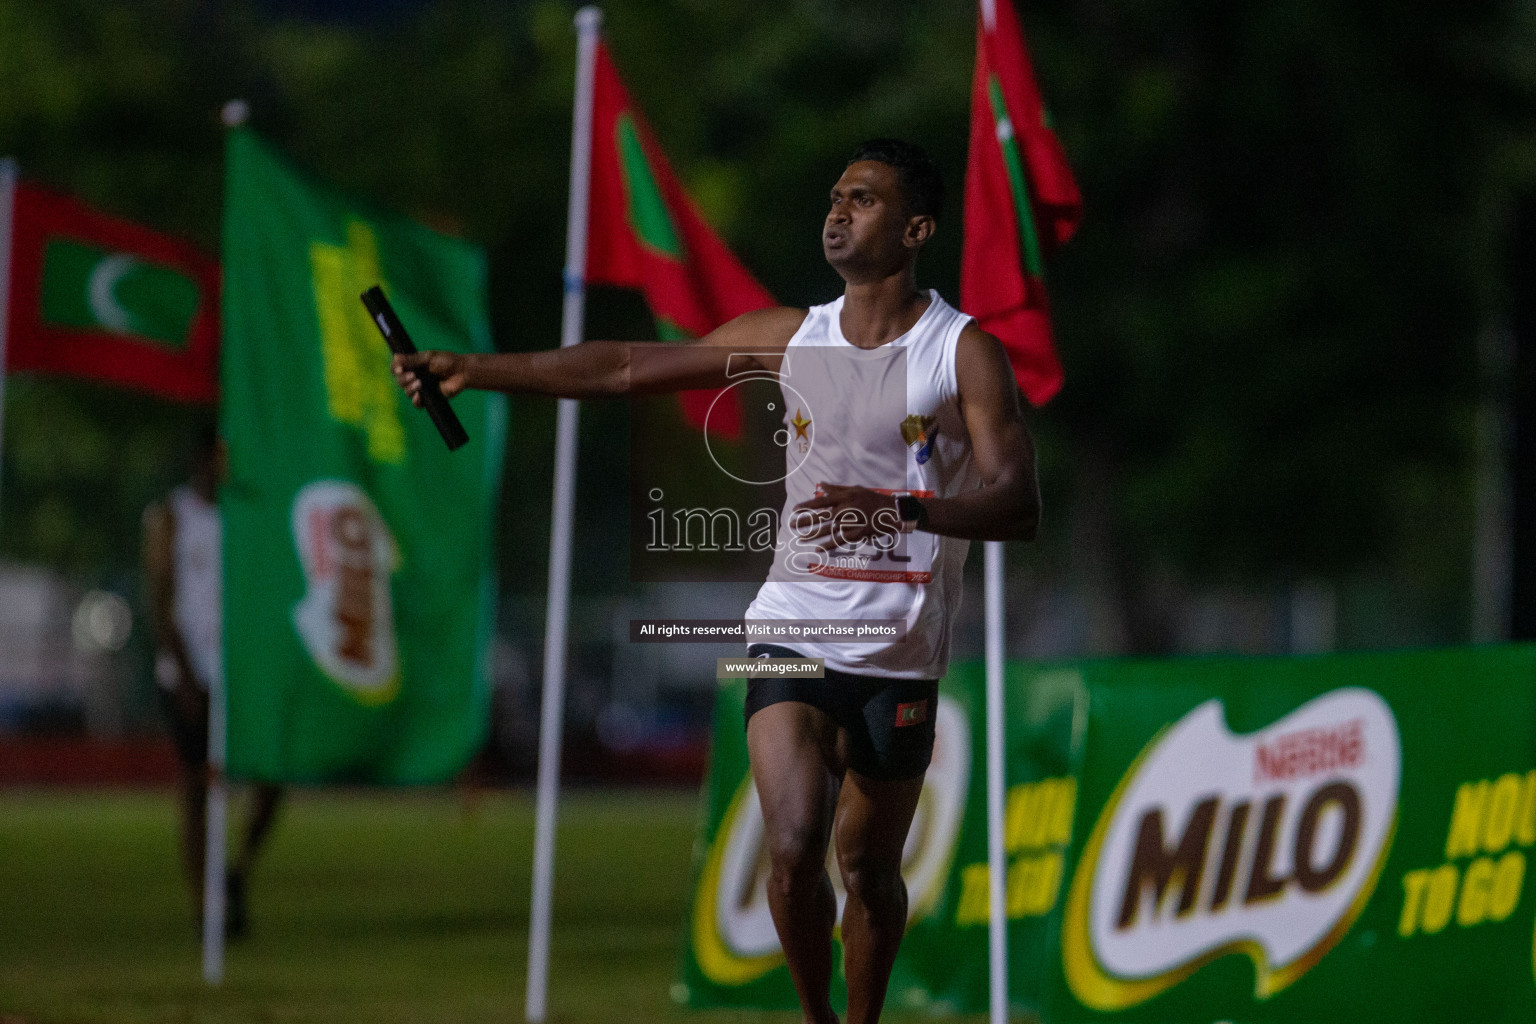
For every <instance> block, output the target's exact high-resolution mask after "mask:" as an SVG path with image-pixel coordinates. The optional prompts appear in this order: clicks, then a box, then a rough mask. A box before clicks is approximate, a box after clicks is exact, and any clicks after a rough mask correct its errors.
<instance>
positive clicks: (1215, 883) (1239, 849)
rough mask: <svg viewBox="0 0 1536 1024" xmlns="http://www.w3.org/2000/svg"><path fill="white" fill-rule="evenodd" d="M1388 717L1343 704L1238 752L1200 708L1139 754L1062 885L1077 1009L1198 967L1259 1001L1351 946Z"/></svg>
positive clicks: (1140, 992) (1324, 702)
mask: <svg viewBox="0 0 1536 1024" xmlns="http://www.w3.org/2000/svg"><path fill="white" fill-rule="evenodd" d="M1401 760H1402V753H1401V746H1400V743H1399V740H1398V733H1397V722H1396V720H1395V719H1394V718H1393V716H1392V711H1391V709H1390V708H1389V707H1388V706H1387V704H1386V702H1385V701H1384V700H1382V699H1381V697H1379V696H1378V695H1377V694H1375V693H1374V692H1372V691H1370V690H1365V689H1357V688H1348V689H1341V690H1335V691H1333V692H1332V693H1328V694H1325V695H1323V696H1321V697H1318V698H1316V699H1315V700H1312V701H1310V702H1308V703H1307V704H1305V705H1303V706H1302V707H1300V708H1298V709H1297V710H1296V711H1294V712H1292V713H1291V714H1289V715H1287V716H1286V717H1285V718H1283V719H1281V720H1280V721H1278V722H1276V723H1274V724H1273V725H1271V726H1269V727H1268V728H1265V729H1262V730H1260V731H1259V732H1256V733H1253V734H1250V735H1248V736H1236V735H1233V733H1232V732H1230V731H1229V730H1228V729H1227V726H1226V721H1225V717H1224V712H1223V708H1222V704H1221V702H1220V701H1219V700H1211V701H1207V702H1206V703H1204V704H1201V705H1200V706H1199V707H1197V708H1195V709H1194V710H1193V711H1191V712H1189V714H1187V715H1185V716H1184V717H1183V718H1182V719H1180V720H1179V721H1178V722H1176V723H1175V724H1174V725H1172V726H1171V727H1169V728H1167V729H1166V730H1164V731H1163V732H1162V733H1161V734H1160V735H1158V736H1157V737H1156V738H1155V739H1153V741H1152V742H1151V743H1150V744H1149V745H1148V746H1147V748H1146V749H1145V750H1144V751H1142V753H1141V756H1140V757H1138V758H1137V760H1136V762H1135V763H1134V764H1133V765H1132V766H1131V769H1130V771H1128V772H1127V773H1126V775H1125V778H1123V779H1122V780H1121V782H1120V785H1119V786H1118V787H1117V788H1116V790H1115V792H1114V794H1113V795H1112V796H1111V797H1110V800H1109V802H1108V804H1107V805H1106V806H1105V808H1104V811H1103V813H1102V814H1101V815H1100V817H1099V820H1098V823H1097V824H1096V825H1095V827H1094V830H1093V833H1092V835H1091V836H1090V837H1089V840H1088V844H1087V847H1086V848H1085V849H1084V852H1083V857H1082V859H1081V861H1080V862H1079V863H1078V867H1077V871H1076V873H1075V875H1074V876H1073V879H1072V888H1071V891H1070V893H1069V895H1068V899H1067V908H1066V917H1065V920H1064V922H1063V926H1062V929H1063V930H1062V960H1063V967H1064V968H1065V972H1066V976H1067V981H1068V983H1069V984H1070V985H1071V987H1072V991H1073V993H1074V994H1075V995H1076V996H1077V998H1078V1000H1079V1001H1080V1002H1081V1003H1083V1004H1084V1005H1085V1006H1089V1007H1092V1008H1094V1009H1097V1010H1105V1011H1109V1010H1122V1009H1125V1008H1127V1007H1131V1006H1135V1005H1137V1004H1138V1003H1142V1002H1144V1001H1146V1000H1148V999H1150V998H1152V997H1153V996H1155V995H1157V994H1158V993H1160V992H1163V991H1165V990H1166V989H1168V988H1170V987H1172V986H1174V985H1176V984H1178V983H1179V982H1180V981H1183V980H1184V979H1185V978H1187V977H1189V976H1190V975H1191V974H1193V973H1194V972H1195V971H1197V970H1199V969H1200V968H1201V967H1202V966H1204V965H1205V964H1207V963H1209V962H1210V961H1212V960H1214V959H1216V958H1218V957H1220V956H1224V955H1226V954H1228V953H1241V954H1243V955H1246V956H1247V957H1249V958H1250V959H1251V960H1252V961H1253V965H1254V972H1255V985H1254V994H1255V996H1256V997H1257V998H1260V999H1264V998H1268V997H1269V996H1272V995H1274V994H1275V993H1276V992H1279V991H1280V990H1281V989H1283V988H1285V987H1286V986H1287V985H1289V984H1291V983H1292V982H1294V981H1295V980H1296V979H1297V978H1299V977H1301V976H1302V975H1303V974H1305V973H1306V972H1307V971H1308V970H1309V969H1310V968H1311V967H1312V966H1313V965H1314V964H1316V963H1317V962H1318V961H1319V960H1321V959H1322V958H1323V957H1324V956H1325V955H1326V954H1327V953H1328V951H1329V950H1330V949H1332V948H1333V946H1334V945H1335V944H1336V943H1337V942H1338V941H1339V940H1340V939H1341V938H1343V936H1344V934H1345V933H1346V932H1348V930H1349V928H1350V926H1351V925H1352V924H1353V923H1354V921H1355V918H1356V917H1358V916H1359V914H1360V912H1361V910H1362V909H1364V907H1365V903H1366V901H1367V900H1368V899H1369V898H1370V895H1371V893H1372V891H1374V889H1375V887H1376V881H1377V878H1378V876H1379V875H1380V872H1381V867H1382V864H1383V863H1384V862H1385V860H1386V856H1387V851H1388V849H1389V847H1390V846H1391V842H1392V833H1393V829H1394V826H1395V824H1396V819H1397V797H1398V782H1399V776H1400V770H1401Z"/></svg>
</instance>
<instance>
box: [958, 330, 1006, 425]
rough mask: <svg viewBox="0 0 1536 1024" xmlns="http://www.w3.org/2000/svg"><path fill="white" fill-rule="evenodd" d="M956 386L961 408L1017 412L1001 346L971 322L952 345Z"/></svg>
mask: <svg viewBox="0 0 1536 1024" xmlns="http://www.w3.org/2000/svg"><path fill="white" fill-rule="evenodd" d="M955 383H956V384H957V385H958V386H959V389H960V405H961V407H962V408H965V407H966V406H968V405H975V406H988V407H993V408H996V409H999V410H1007V409H1009V408H1010V407H1011V408H1012V410H1014V411H1016V410H1017V409H1018V385H1017V383H1015V381H1014V376H1013V367H1012V365H1011V364H1010V363H1009V362H1008V352H1007V350H1006V349H1004V348H1003V343H1002V342H1001V341H998V340H997V338H996V337H995V336H994V335H992V334H989V333H988V332H986V331H984V330H982V329H981V328H980V327H979V326H977V324H976V321H974V320H972V321H971V322H970V323H968V324H966V325H965V327H964V329H962V330H961V331H960V337H959V339H958V340H957V341H956V343H955Z"/></svg>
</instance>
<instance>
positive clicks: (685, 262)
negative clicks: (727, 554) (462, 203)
mask: <svg viewBox="0 0 1536 1024" xmlns="http://www.w3.org/2000/svg"><path fill="white" fill-rule="evenodd" d="M591 181H592V189H591V199H590V204H591V205H590V206H589V218H590V219H589V221H588V228H587V280H588V281H590V282H592V283H594V284H606V285H615V286H618V287H621V288H636V289H639V290H640V291H641V292H642V293H643V294H644V295H645V301H646V304H647V305H648V306H650V308H651V315H652V316H654V317H655V318H656V332H657V334H658V335H660V337H661V338H662V339H663V340H666V341H681V340H684V339H688V338H697V337H700V336H701V335H704V334H708V333H709V332H710V331H712V330H714V329H715V328H716V327H719V326H720V325H721V324H723V323H725V322H726V321H728V320H731V319H734V318H735V317H738V316H740V315H741V314H743V313H750V312H751V311H752V310H754V309H763V308H764V307H767V306H772V305H775V303H774V300H773V296H771V295H769V294H768V292H767V291H766V290H765V289H764V288H763V286H762V285H760V284H758V283H757V281H756V280H754V279H753V277H752V275H751V274H750V273H748V272H747V270H746V268H745V267H743V266H742V265H741V264H740V263H739V262H738V261H737V259H736V257H735V256H734V255H732V254H731V251H730V250H729V249H727V248H726V247H725V243H723V242H721V241H720V239H719V238H717V237H715V233H714V232H713V231H711V230H710V228H709V225H708V224H706V223H704V218H703V217H701V216H699V212H698V210H696V209H695V208H694V205H693V203H692V202H691V201H690V200H689V199H688V196H687V194H686V193H684V192H683V188H682V186H681V185H680V184H678V181H677V178H676V177H674V176H673V174H672V168H671V167H669V166H668V165H667V158H666V156H665V155H663V153H662V152H661V149H660V148H659V147H658V146H657V145H656V141H655V139H653V138H652V136H651V132H650V129H649V128H648V127H647V126H646V123H645V119H644V118H643V117H642V116H641V115H640V111H639V110H637V109H636V108H635V105H634V104H633V103H632V102H631V101H630V98H629V93H627V92H626V91H625V89H624V83H623V82H621V81H620V80H619V74H618V72H617V71H616V70H615V69H614V66H613V60H612V58H610V57H609V56H608V48H607V47H606V46H604V45H603V44H602V42H601V41H599V42H598V44H597V61H596V69H595V72H594V82H593V98H592V179H591ZM716 393H717V392H715V391H685V392H682V393H681V394H679V395H678V399H679V402H680V404H681V405H682V410H683V415H684V417H685V418H686V419H687V420H688V422H689V423H690V424H692V425H693V426H695V427H698V428H700V429H703V427H704V417H705V415H706V413H709V408H710V403H711V402H713V401H714V399H715V395H716ZM735 398H736V392H734V391H732V392H730V393H729V394H727V395H725V396H724V397H723V398H722V399H721V401H720V402H719V404H718V405H716V407H715V409H714V412H713V414H711V415H710V429H711V430H712V431H716V432H717V433H719V434H720V435H722V436H724V437H728V438H731V439H735V438H738V437H739V436H740V434H741V408H740V405H739V403H737V402H736V401H735Z"/></svg>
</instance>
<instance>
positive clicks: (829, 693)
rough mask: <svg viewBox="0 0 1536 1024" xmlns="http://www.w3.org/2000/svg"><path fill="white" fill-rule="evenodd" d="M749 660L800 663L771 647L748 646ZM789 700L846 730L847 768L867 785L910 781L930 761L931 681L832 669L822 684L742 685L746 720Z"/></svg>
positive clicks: (934, 699) (772, 679)
mask: <svg viewBox="0 0 1536 1024" xmlns="http://www.w3.org/2000/svg"><path fill="white" fill-rule="evenodd" d="M747 657H749V658H768V657H772V658H800V657H804V655H801V654H800V653H799V652H797V651H792V650H790V649H789V648H787V647H780V646H778V645H777V644H753V645H752V646H750V647H748V648H747ZM786 700H793V701H799V702H800V703H802V704H809V705H811V706H812V707H813V708H817V709H819V710H821V711H824V712H826V714H828V715H829V716H831V718H832V720H833V721H834V722H836V723H837V724H838V725H839V726H841V727H842V728H844V729H846V730H848V766H849V767H850V768H852V769H853V770H854V771H856V772H858V773H859V774H860V775H866V776H868V777H870V778H872V779H885V780H892V781H894V780H897V779H911V778H916V777H917V776H919V775H922V774H923V773H924V772H926V771H927V770H928V762H929V761H931V760H932V759H933V720H934V717H935V716H936V714H937V712H938V701H939V681H938V680H937V679H881V678H878V677H875V676H859V675H853V674H852V673H849V672H839V671H838V670H837V669H832V668H829V669H827V670H826V678H825V679H805V678H786V677H784V676H758V677H748V679H747V708H746V719H747V721H749V722H750V721H751V720H752V716H753V714H755V713H756V712H758V711H761V710H762V709H763V708H765V707H767V706H768V705H770V704H777V703H779V702H780V701H786Z"/></svg>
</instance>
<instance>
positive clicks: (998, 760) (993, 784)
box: [985, 540, 1008, 1024]
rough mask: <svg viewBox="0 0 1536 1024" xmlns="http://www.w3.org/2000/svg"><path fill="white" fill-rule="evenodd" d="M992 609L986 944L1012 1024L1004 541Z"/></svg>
mask: <svg viewBox="0 0 1536 1024" xmlns="http://www.w3.org/2000/svg"><path fill="white" fill-rule="evenodd" d="M985 565H986V584H985V586H986V610H987V882H988V890H989V891H988V909H989V913H988V915H987V940H988V942H987V946H988V951H989V953H990V964H991V982H992V985H991V1006H992V1017H991V1024H1008V913H1007V911H1008V898H1007V892H1008V890H1007V873H1008V861H1007V856H1006V853H1005V851H1004V850H1003V792H1004V787H1005V782H1004V777H1003V762H1004V754H1005V749H1004V744H1005V737H1006V734H1007V729H1006V723H1005V722H1004V720H1003V708H1004V704H1003V542H1002V541H1000V540H989V541H987V544H986V560H985Z"/></svg>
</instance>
